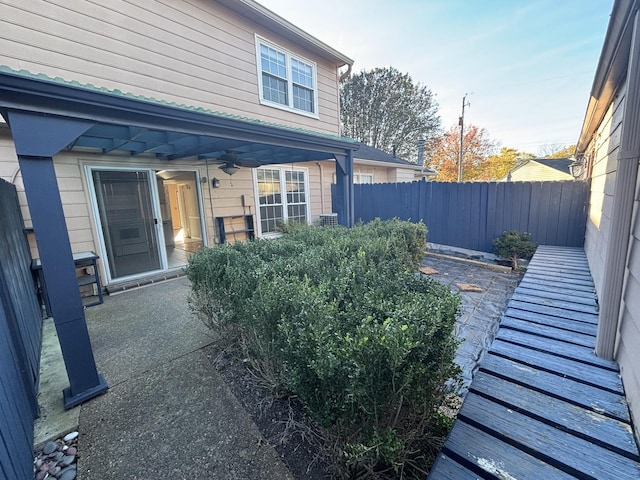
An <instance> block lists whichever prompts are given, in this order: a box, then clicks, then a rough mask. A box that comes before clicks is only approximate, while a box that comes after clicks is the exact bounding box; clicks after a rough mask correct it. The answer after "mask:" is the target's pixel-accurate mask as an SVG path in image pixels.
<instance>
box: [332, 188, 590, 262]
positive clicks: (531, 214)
mask: <svg viewBox="0 0 640 480" xmlns="http://www.w3.org/2000/svg"><path fill="white" fill-rule="evenodd" d="M332 187H333V188H332V193H333V191H334V189H335V185H333V186H332ZM354 190H355V192H354V197H355V218H356V220H362V221H365V222H367V221H370V220H373V219H375V218H376V217H378V218H382V219H389V218H394V217H398V218H400V219H402V220H411V221H414V222H417V221H420V220H422V221H423V222H424V223H425V224H426V225H427V227H428V229H429V233H428V236H427V240H428V241H429V242H432V243H438V244H442V245H450V246H454V247H461V248H467V249H470V250H477V251H481V252H493V243H492V242H493V239H494V238H496V237H498V236H500V235H501V234H502V233H503V232H504V231H506V230H513V229H515V230H518V231H521V232H529V233H531V236H532V239H533V240H534V241H535V242H537V243H538V244H544V245H558V246H567V247H582V246H583V245H584V235H585V228H586V220H587V203H588V196H589V183H588V182H577V181H576V182H574V181H563V182H494V183H480V182H477V183H476V182H474V183H443V182H426V181H420V182H413V183H379V184H368V185H367V184H363V185H354ZM332 197H334V198H335V195H332Z"/></svg>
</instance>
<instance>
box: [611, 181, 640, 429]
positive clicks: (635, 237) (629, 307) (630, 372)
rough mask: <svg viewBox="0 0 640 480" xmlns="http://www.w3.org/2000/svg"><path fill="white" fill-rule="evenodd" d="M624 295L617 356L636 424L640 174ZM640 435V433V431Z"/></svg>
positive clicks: (639, 410) (639, 409)
mask: <svg viewBox="0 0 640 480" xmlns="http://www.w3.org/2000/svg"><path fill="white" fill-rule="evenodd" d="M638 179H639V183H638V184H636V200H635V202H634V226H633V231H632V232H631V239H630V242H631V245H630V248H629V257H628V259H627V268H626V271H625V283H624V287H623V296H622V307H621V310H622V313H621V317H620V324H619V327H618V337H617V346H616V360H617V361H618V363H619V364H620V373H621V376H622V381H623V383H624V389H625V393H626V395H627V400H628V402H629V407H630V410H631V414H632V416H633V420H634V423H635V425H639V424H640V423H639V422H640V218H639V217H640V210H639V209H640V201H639V195H640V175H639V177H638ZM636 434H637V435H639V436H640V434H639V433H638V432H636ZM639 440H640V438H639Z"/></svg>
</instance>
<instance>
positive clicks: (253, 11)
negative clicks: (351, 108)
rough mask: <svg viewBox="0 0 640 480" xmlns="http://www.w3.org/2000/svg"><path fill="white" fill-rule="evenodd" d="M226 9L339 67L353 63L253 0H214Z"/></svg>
mask: <svg viewBox="0 0 640 480" xmlns="http://www.w3.org/2000/svg"><path fill="white" fill-rule="evenodd" d="M216 1H217V2H218V3H220V4H221V5H224V6H225V7H227V8H228V9H230V10H232V11H234V12H236V13H238V14H240V15H242V16H243V17H247V18H249V19H251V20H253V21H254V22H257V23H259V24H260V25H263V26H264V27H266V28H268V29H269V30H271V31H273V32H276V33H277V34H279V35H281V36H282V37H284V38H286V39H288V40H291V41H292V42H294V43H296V44H297V45H300V46H301V47H303V48H305V49H307V50H310V51H312V52H314V53H316V54H317V55H320V56H321V57H323V58H326V59H328V60H331V61H332V62H335V63H336V64H337V65H338V66H339V67H341V66H343V65H349V66H352V65H353V60H352V59H350V58H349V57H347V56H346V55H344V54H343V53H340V52H338V51H337V50H335V49H334V48H332V47H330V46H329V45H327V44H326V43H324V42H322V41H321V40H318V39H317V38H316V37H314V36H313V35H310V34H308V33H307V32H305V31H304V30H302V29H301V28H299V27H296V26H295V25H294V24H293V23H291V22H289V21H287V20H285V19H284V18H282V17H281V16H280V15H278V14H276V13H274V12H272V11H271V10H269V9H268V8H266V7H263V6H262V5H260V4H259V3H258V2H255V1H254V0H216Z"/></svg>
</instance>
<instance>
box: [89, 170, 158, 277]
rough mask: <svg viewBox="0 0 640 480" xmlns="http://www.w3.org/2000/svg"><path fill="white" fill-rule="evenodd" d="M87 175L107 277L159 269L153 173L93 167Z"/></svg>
mask: <svg viewBox="0 0 640 480" xmlns="http://www.w3.org/2000/svg"><path fill="white" fill-rule="evenodd" d="M91 178H92V181H93V187H94V192H95V199H96V206H97V210H98V212H97V213H98V216H99V219H100V227H101V229H102V237H103V245H104V249H105V254H106V256H107V262H106V263H107V264H108V266H109V276H110V278H111V280H115V279H119V278H122V277H129V276H134V275H139V274H142V273H146V272H150V271H154V270H160V269H161V268H162V257H161V254H160V247H161V246H160V244H159V241H158V240H159V239H158V228H159V227H158V220H159V215H158V214H156V213H155V210H156V209H155V207H154V205H155V203H154V202H153V198H155V197H154V196H153V193H152V192H153V191H154V190H153V188H152V183H151V182H155V181H156V178H155V174H153V173H152V172H150V171H149V170H135V171H134V170H98V169H94V170H92V171H91Z"/></svg>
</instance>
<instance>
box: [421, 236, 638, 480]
mask: <svg viewBox="0 0 640 480" xmlns="http://www.w3.org/2000/svg"><path fill="white" fill-rule="evenodd" d="M597 321H598V303H597V299H596V296H595V289H594V287H593V280H592V279H591V276H590V273H589V265H588V263H587V261H586V257H585V254H584V251H583V250H582V249H580V248H567V247H548V246H540V247H538V250H537V251H536V254H535V255H534V257H533V259H532V260H531V262H530V263H529V267H528V269H527V273H526V274H525V276H524V278H523V280H522V282H521V283H520V285H519V286H518V288H517V289H516V291H515V292H514V295H513V297H512V299H511V301H510V303H509V305H508V308H507V310H506V312H505V314H504V316H503V319H502V322H501V325H500V330H499V332H498V335H497V337H496V340H495V341H494V342H493V344H492V345H491V348H490V349H489V352H488V354H487V355H485V357H484V358H483V360H482V362H481V363H480V368H479V371H478V373H477V374H476V375H475V378H474V380H473V382H472V383H471V386H470V389H469V393H468V394H467V396H466V398H465V400H464V403H463V405H462V408H461V409H460V412H459V414H458V418H457V420H456V421H455V422H454V426H453V428H452V430H451V432H450V434H449V436H448V437H447V440H446V442H445V444H444V446H443V449H442V453H441V454H440V456H439V457H438V458H437V460H436V462H435V464H434V467H433V469H432V471H431V473H430V474H429V479H430V480H431V479H434V480H438V479H457V478H460V479H467V478H508V479H512V478H517V479H519V480H523V479H538V478H544V479H545V480H549V479H565V478H584V479H601V478H602V479H608V478H616V479H640V463H638V461H639V459H640V457H639V455H638V446H637V444H636V442H635V439H634V436H633V427H632V425H631V420H630V418H629V409H628V405H627V403H626V400H625V397H624V390H623V386H622V382H621V380H620V377H619V375H618V366H617V364H616V363H615V362H613V361H609V360H604V359H601V358H598V357H596V356H595V354H594V353H593V351H594V347H595V335H596V330H597Z"/></svg>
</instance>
